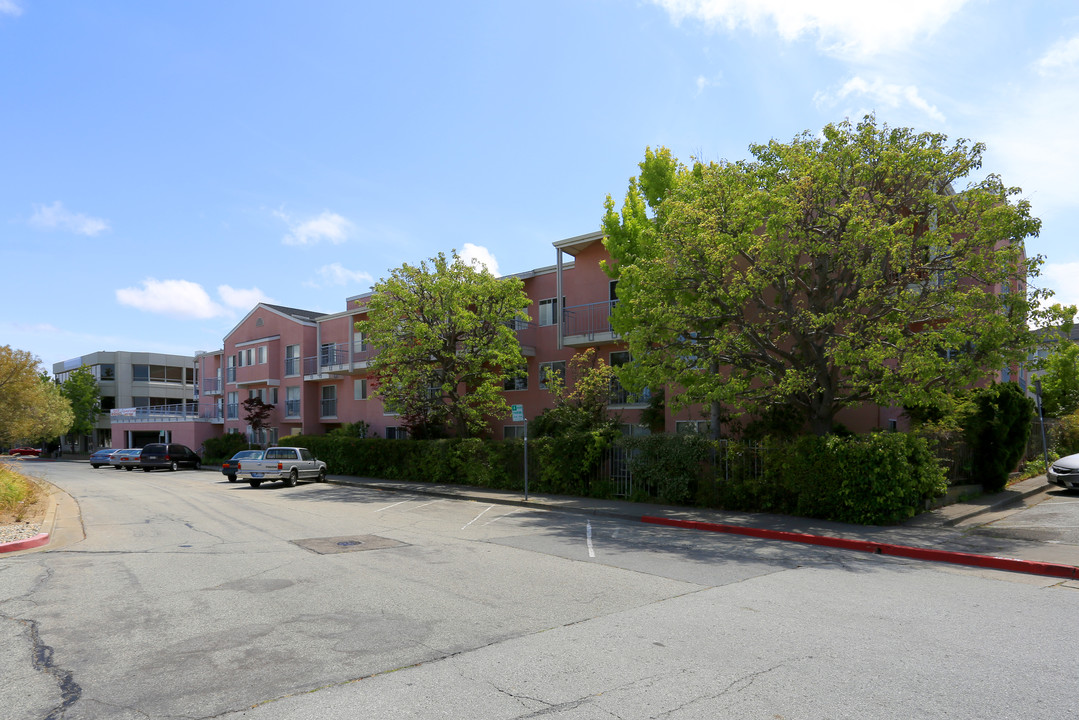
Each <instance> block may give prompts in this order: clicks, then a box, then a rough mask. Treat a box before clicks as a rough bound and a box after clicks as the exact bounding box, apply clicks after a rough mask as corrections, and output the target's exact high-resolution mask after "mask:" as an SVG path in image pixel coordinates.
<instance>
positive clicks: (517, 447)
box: [279, 432, 610, 496]
mask: <svg viewBox="0 0 1079 720" xmlns="http://www.w3.org/2000/svg"><path fill="white" fill-rule="evenodd" d="M279 444H280V445H284V446H298V447H306V448H309V449H310V450H311V452H312V453H314V454H315V456H316V457H317V458H319V459H320V460H323V461H325V463H326V465H327V466H328V467H329V470H330V473H331V474H340V475H354V476H358V477H369V478H380V479H384V480H409V481H415V482H433V483H452V484H457V485H474V486H481V487H488V488H493V489H499V490H523V489H524V443H523V442H522V441H519V440H518V441H495V440H481V439H478V438H470V439H458V438H450V439H442V440H384V439H382V438H365V439H364V438H354V437H333V436H329V435H296V436H292V437H286V438H282V439H281V441H280V443H279ZM609 445H610V438H609V437H608V436H607V435H605V434H604V433H588V432H580V433H571V434H569V435H567V436H564V437H558V438H536V439H534V440H532V439H530V440H529V441H528V455H529V457H528V460H529V463H528V465H529V489H530V490H531V491H533V492H544V493H555V494H566V495H583V496H588V495H595V494H596V493H597V492H600V493H605V492H606V487H607V486H606V484H597V483H595V482H594V478H595V477H596V476H597V474H598V472H599V467H600V463H602V461H603V451H604V450H605V449H606V448H607V447H608V446H609ZM601 485H602V487H601Z"/></svg>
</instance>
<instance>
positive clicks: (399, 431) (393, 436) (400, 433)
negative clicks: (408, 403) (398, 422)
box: [386, 426, 408, 440]
mask: <svg viewBox="0 0 1079 720" xmlns="http://www.w3.org/2000/svg"><path fill="white" fill-rule="evenodd" d="M386 439H387V440H408V430H406V429H404V428H403V427H392V426H391V427H388V428H386Z"/></svg>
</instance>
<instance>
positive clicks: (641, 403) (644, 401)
mask: <svg viewBox="0 0 1079 720" xmlns="http://www.w3.org/2000/svg"><path fill="white" fill-rule="evenodd" d="M651 399H652V391H651V390H649V389H648V388H645V389H644V391H643V392H641V393H631V392H630V391H629V390H626V389H625V388H624V387H622V383H620V382H618V380H616V379H612V380H611V392H610V396H609V397H608V399H607V406H608V407H621V408H637V407H646V406H647V405H648V403H649V401H650V400H651Z"/></svg>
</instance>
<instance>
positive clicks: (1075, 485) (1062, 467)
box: [1049, 454, 1079, 490]
mask: <svg viewBox="0 0 1079 720" xmlns="http://www.w3.org/2000/svg"><path fill="white" fill-rule="evenodd" d="M1049 482H1051V483H1053V484H1054V485H1059V486H1060V487H1062V488H1068V489H1069V490H1079V454H1076V455H1068V456H1067V457H1062V458H1060V459H1059V460H1057V461H1056V462H1055V463H1053V464H1052V465H1050V466H1049Z"/></svg>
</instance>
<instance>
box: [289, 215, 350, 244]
mask: <svg viewBox="0 0 1079 720" xmlns="http://www.w3.org/2000/svg"><path fill="white" fill-rule="evenodd" d="M274 215H275V216H276V217H278V218H280V219H281V220H284V221H285V222H286V223H287V224H288V226H289V231H288V234H286V235H285V237H284V238H282V239H281V242H282V243H284V244H285V245H314V244H316V243H318V242H321V241H322V240H328V241H329V242H331V243H333V244H334V245H340V244H341V243H343V242H345V241H346V240H348V238H349V236H350V235H351V234H352V231H353V225H352V223H351V222H349V221H348V220H347V219H345V218H344V217H342V216H341V215H338V214H337V213H333V212H330V211H329V210H325V211H323V212H322V214H321V215H319V216H317V217H313V218H309V219H307V220H296V219H294V218H293V217H291V216H289V215H287V214H285V213H283V212H281V211H275V212H274Z"/></svg>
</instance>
